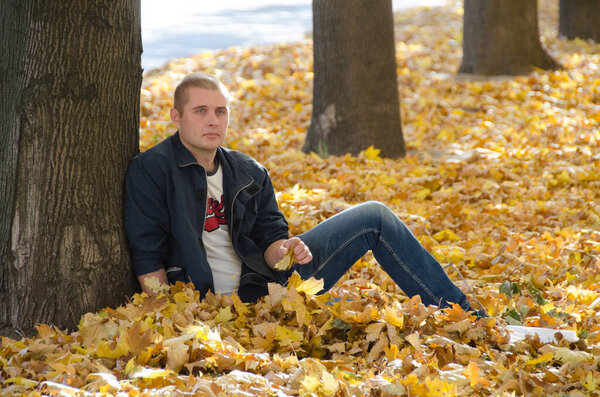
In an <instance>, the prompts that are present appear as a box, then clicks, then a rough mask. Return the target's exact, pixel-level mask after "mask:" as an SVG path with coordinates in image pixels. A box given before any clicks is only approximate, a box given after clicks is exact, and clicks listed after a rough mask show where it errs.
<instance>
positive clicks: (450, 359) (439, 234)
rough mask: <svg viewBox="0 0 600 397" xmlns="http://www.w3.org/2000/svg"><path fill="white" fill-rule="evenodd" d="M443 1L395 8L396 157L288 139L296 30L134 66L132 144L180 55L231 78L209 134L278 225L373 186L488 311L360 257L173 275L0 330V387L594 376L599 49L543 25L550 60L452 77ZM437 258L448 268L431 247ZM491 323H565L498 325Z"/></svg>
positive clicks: (373, 383) (455, 17) (597, 353)
mask: <svg viewBox="0 0 600 397" xmlns="http://www.w3.org/2000/svg"><path fill="white" fill-rule="evenodd" d="M461 12H462V9H461V6H460V4H459V3H454V2H452V3H450V4H449V5H447V6H444V7H435V8H429V9H428V8H421V9H415V10H410V11H407V12H403V13H402V14H399V15H397V16H396V40H397V53H396V56H397V65H398V82H399V90H400V100H401V111H402V126H403V133H404V137H405V141H406V143H407V149H408V153H409V154H408V156H407V157H406V158H403V159H397V160H392V159H383V158H380V157H379V155H378V154H379V152H378V150H377V148H369V149H367V150H365V151H363V152H362V153H361V154H359V155H358V156H350V155H346V156H339V157H329V158H327V159H322V158H319V157H317V156H315V155H310V154H309V155H307V154H304V153H302V152H301V151H300V148H301V146H302V143H303V140H304V133H305V131H306V130H307V128H308V126H309V124H310V116H311V99H312V77H313V75H312V47H311V45H312V43H311V42H310V41H308V40H307V41H304V42H300V43H294V44H279V45H271V46H259V47H251V48H230V49H227V50H223V51H214V52H206V53H202V54H199V55H197V56H194V57H190V58H185V59H178V60H173V61H172V62H170V63H169V64H167V65H165V66H164V67H162V68H160V69H157V70H153V71H150V72H148V73H147V74H146V75H145V76H144V85H143V90H142V95H141V98H142V106H141V115H142V117H141V126H140V135H141V136H140V144H141V148H142V150H145V149H147V148H148V147H150V146H152V145H153V144H155V143H156V142H158V141H160V140H161V139H163V138H164V137H165V136H166V135H168V134H170V133H172V132H173V127H172V125H170V123H169V115H168V112H169V108H170V106H171V94H172V90H173V87H174V85H175V84H176V83H177V82H178V80H179V79H180V78H181V77H183V76H184V75H185V74H187V73H189V72H192V71H198V70H203V71H208V72H211V73H216V74H217V75H219V77H220V78H221V79H222V81H223V82H224V83H225V84H226V85H227V86H228V87H229V88H230V90H231V93H232V96H233V99H234V100H233V102H232V104H231V108H232V109H231V113H232V120H231V123H230V128H229V138H228V141H227V145H228V146H229V147H232V148H235V149H238V150H241V151H244V152H246V153H248V154H250V155H252V156H254V157H255V158H257V159H258V160H259V161H260V162H261V163H263V164H264V165H265V166H266V167H267V168H268V169H269V170H270V173H271V177H272V179H273V182H274V185H275V188H276V190H277V191H278V194H277V199H278V201H279V204H280V206H281V208H282V210H283V212H284V213H285V215H286V217H287V218H288V220H289V223H290V228H291V232H292V233H293V234H298V233H301V232H303V231H305V230H307V229H308V228H310V227H312V226H314V225H316V224H317V223H319V222H321V221H322V220H324V219H326V218H327V217H329V216H331V215H333V214H335V213H337V212H339V211H340V210H342V209H344V208H346V207H348V206H350V205H353V204H357V203H360V202H363V201H367V200H379V201H382V202H384V203H386V204H387V205H388V206H389V207H390V208H391V209H392V210H393V211H394V212H395V213H396V214H397V215H398V216H399V217H400V218H401V219H402V220H403V221H404V222H405V223H406V224H407V225H408V226H409V227H410V228H411V230H412V231H413V232H414V233H415V235H416V236H417V237H418V238H419V240H420V241H421V242H422V243H423V244H424V246H425V247H426V248H427V249H428V250H430V251H431V252H432V253H433V254H434V255H435V256H436V258H437V259H438V260H440V262H441V263H442V264H443V265H444V266H447V267H446V270H447V271H448V273H449V274H450V277H451V278H452V279H453V280H454V281H455V282H456V283H457V285H459V286H460V287H461V288H462V289H463V290H464V291H465V292H466V293H467V294H468V296H469V298H471V299H472V300H474V297H476V298H477V300H478V301H479V302H481V303H482V304H483V305H484V306H485V308H486V309H487V310H488V312H489V314H490V315H491V316H492V318H485V319H479V320H477V319H476V318H475V317H474V316H469V315H467V314H466V313H464V312H462V311H461V310H460V309H459V308H456V307H455V308H451V309H448V310H445V311H440V310H438V309H437V308H435V307H429V308H427V307H424V306H423V305H422V304H420V302H419V300H418V299H412V300H409V299H408V298H406V296H404V295H403V294H402V293H401V291H400V290H399V289H398V288H397V287H396V286H395V285H394V283H393V282H392V281H391V280H390V279H389V278H388V276H387V275H386V274H385V273H384V272H383V271H381V270H380V269H379V267H378V266H377V264H376V262H375V261H374V259H373V258H372V257H371V256H369V255H367V256H365V257H364V258H362V259H361V260H360V261H359V262H358V263H356V264H355V266H354V267H353V269H352V270H351V272H349V273H348V274H347V275H346V276H345V277H344V278H343V279H342V280H340V282H339V283H338V284H337V285H336V286H335V287H334V288H333V289H332V290H331V292H330V293H328V294H324V295H320V296H315V295H313V293H314V292H315V288H318V285H317V284H315V283H316V281H315V280H311V281H307V282H302V281H301V280H299V279H297V278H296V279H294V280H292V282H291V283H290V286H289V287H287V288H283V287H279V286H272V287H271V289H270V294H269V296H268V297H265V298H264V299H262V300H261V301H259V302H258V303H257V304H256V305H247V304H243V303H241V302H240V301H239V299H237V298H236V297H235V296H233V297H220V296H219V297H217V296H209V297H207V298H206V299H205V300H203V301H199V300H198V296H197V293H196V292H194V291H193V290H192V289H190V287H189V286H185V285H183V284H179V285H177V286H173V287H171V288H170V289H169V290H164V291H162V292H161V293H160V294H159V295H158V296H157V297H155V298H152V297H149V296H146V295H143V294H139V295H135V296H133V297H132V299H131V302H130V303H129V304H127V305H125V306H123V307H119V308H105V309H103V310H102V311H100V312H98V313H88V314H86V315H85V316H83V317H82V318H81V322H80V324H79V329H78V330H77V331H76V332H72V333H67V332H62V331H60V330H57V329H54V328H53V327H51V326H48V325H39V326H38V335H37V336H35V337H33V338H23V339H22V340H18V341H17V340H12V339H9V338H2V344H1V347H0V368H1V370H0V382H1V387H2V394H6V395H12V394H19V393H23V394H28V393H31V394H32V395H40V394H50V395H58V394H60V395H86V394H87V393H90V394H93V393H106V394H112V395H132V396H137V395H154V394H198V395H225V394H234V395H273V396H284V395H310V394H312V395H340V396H343V395H433V396H435V395H439V396H443V395H447V396H453V395H505V394H506V395H510V394H513V395H514V394H516V395H553V394H554V395H565V394H568V395H573V396H577V395H598V394H600V393H599V391H598V390H600V370H599V367H598V363H599V362H600V332H599V331H600V326H599V325H598V320H599V318H600V315H599V314H598V308H599V307H600V231H599V229H600V193H599V192H600V171H599V166H600V154H599V153H600V150H599V149H600V127H599V123H600V70H599V66H598V65H600V45H598V44H591V43H587V42H584V41H581V40H574V41H567V40H564V39H561V38H559V37H557V33H556V32H557V15H558V10H557V6H556V2H550V1H542V2H540V28H541V33H542V41H543V43H544V45H545V46H546V47H547V48H548V50H549V52H550V53H551V54H552V56H554V57H555V58H556V59H557V60H558V61H559V62H561V63H562V65H564V67H565V69H564V70H561V71H556V72H547V71H535V72H533V73H531V74H530V75H528V76H523V77H497V78H483V77H474V76H457V75H455V71H456V70H457V69H458V66H459V63H460V59H461V42H462V14H461ZM450 263H451V264H452V265H451V266H449V264H450ZM507 324H518V325H529V326H539V327H547V328H553V329H557V330H558V329H563V330H571V331H575V332H576V334H577V336H578V338H579V339H578V341H576V342H570V341H568V340H566V339H564V338H561V337H560V335H558V336H557V337H556V338H555V340H554V341H553V342H551V343H547V342H542V341H541V340H540V339H539V338H536V337H528V338H527V339H525V340H522V341H518V342H513V343H509V339H510V336H509V334H508V331H507V329H506V325H507Z"/></svg>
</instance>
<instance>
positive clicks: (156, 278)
mask: <svg viewBox="0 0 600 397" xmlns="http://www.w3.org/2000/svg"><path fill="white" fill-rule="evenodd" d="M138 280H139V282H140V285H141V286H142V291H144V292H145V293H147V294H148V295H152V296H156V295H157V294H158V293H159V292H160V290H161V287H166V286H168V284H169V280H167V272H165V269H159V270H157V271H154V272H151V273H146V274H142V275H141V276H138Z"/></svg>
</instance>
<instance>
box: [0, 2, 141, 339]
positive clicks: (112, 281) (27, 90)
mask: <svg viewBox="0 0 600 397" xmlns="http://www.w3.org/2000/svg"><path fill="white" fill-rule="evenodd" d="M0 32H1V36H0V49H1V53H2V57H1V58H0V73H1V74H0V79H1V80H0V142H2V144H0V162H1V163H0V164H1V165H0V167H1V168H0V305H1V307H0V332H1V333H4V334H7V333H11V332H13V331H14V330H21V331H23V332H25V333H27V334H29V333H31V331H32V330H33V326H34V325H35V324H36V323H51V324H54V325H56V326H58V327H60V328H68V327H72V326H73V325H74V324H76V323H77V321H79V317H80V316H81V315H82V314H83V313H85V312H88V311H93V310H98V309H99V308H101V307H104V306H106V305H116V304H118V303H120V302H123V301H124V300H125V299H126V298H127V296H128V295H130V294H131V293H132V292H133V288H134V285H135V284H134V278H133V276H132V273H131V270H130V265H129V255H128V251H127V248H126V242H125V237H124V233H123V229H122V200H121V197H122V183H123V179H124V174H125V170H126V167H127V164H128V162H129V160H130V159H131V158H132V157H133V156H134V155H135V153H136V152H137V151H138V130H139V91H140V86H141V81H142V70H141V66H140V59H141V49H142V48H141V31H140V1H139V0H113V1H108V0H85V1H84V0H78V1H63V0H50V1H49V0H6V1H4V2H3V5H2V12H0Z"/></svg>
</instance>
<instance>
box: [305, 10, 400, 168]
mask: <svg viewBox="0 0 600 397" xmlns="http://www.w3.org/2000/svg"><path fill="white" fill-rule="evenodd" d="M313 40H314V73H315V77H314V94H313V114H312V122H311V125H310V128H309V130H308V133H307V136H306V142H305V144H304V151H306V152H310V151H313V152H315V153H318V154H319V155H321V156H327V155H330V154H332V155H340V154H345V153H353V154H356V153H358V152H360V151H361V150H364V149H366V148H368V147H369V146H371V145H373V146H374V147H376V148H378V149H381V155H383V156H386V157H401V156H404V154H405V149H404V138H403V137H402V128H401V124H400V104H399V99H398V85H397V76H396V56H395V44H394V22H393V14H392V3H391V0H371V1H369V2H365V1H363V0H313Z"/></svg>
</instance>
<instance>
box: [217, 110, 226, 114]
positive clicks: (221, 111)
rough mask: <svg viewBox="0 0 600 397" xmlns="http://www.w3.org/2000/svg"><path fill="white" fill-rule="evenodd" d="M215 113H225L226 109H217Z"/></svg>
mask: <svg viewBox="0 0 600 397" xmlns="http://www.w3.org/2000/svg"><path fill="white" fill-rule="evenodd" d="M217 114H227V111H226V110H225V109H219V110H217Z"/></svg>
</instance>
